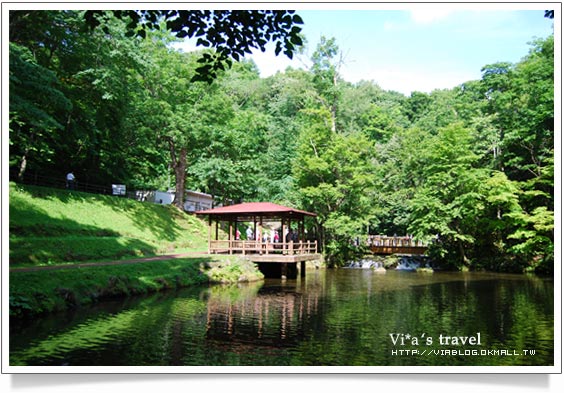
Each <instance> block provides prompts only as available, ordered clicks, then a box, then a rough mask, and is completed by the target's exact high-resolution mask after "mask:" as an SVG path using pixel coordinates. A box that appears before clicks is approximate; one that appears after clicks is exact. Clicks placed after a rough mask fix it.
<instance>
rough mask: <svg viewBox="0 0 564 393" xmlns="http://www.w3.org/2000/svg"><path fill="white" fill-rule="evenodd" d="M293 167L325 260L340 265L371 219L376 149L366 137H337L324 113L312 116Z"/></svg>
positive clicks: (340, 135)
mask: <svg viewBox="0 0 564 393" xmlns="http://www.w3.org/2000/svg"><path fill="white" fill-rule="evenodd" d="M308 113H309V117H310V121H309V124H308V127H307V128H305V129H304V130H302V133H301V135H300V138H299V140H298V147H297V157H296V161H295V165H294V167H293V174H294V177H295V179H296V186H297V192H298V195H299V196H298V198H299V201H300V205H301V206H304V208H306V209H311V210H312V211H315V212H316V213H317V215H318V222H319V224H320V231H319V232H320V233H321V241H322V244H323V245H324V247H325V249H324V251H325V254H326V257H327V260H328V262H329V263H330V264H332V265H342V264H343V263H344V262H346V261H347V260H348V258H351V257H353V256H354V255H355V254H356V253H358V252H359V251H361V250H360V249H358V248H357V247H356V246H355V240H359V239H360V238H362V237H363V236H364V235H365V234H366V228H367V225H368V223H369V222H370V220H371V219H372V216H371V214H372V205H371V203H372V200H371V198H370V196H371V194H372V193H371V189H372V187H373V184H374V183H373V182H374V176H373V170H374V168H373V166H372V164H373V161H372V155H373V149H372V144H371V143H370V141H369V140H368V138H367V137H366V135H364V134H362V133H350V134H345V133H335V132H333V131H332V130H331V127H330V122H329V121H328V120H329V119H330V116H331V115H330V114H329V113H328V111H327V110H326V109H324V108H323V109H320V110H310V111H308Z"/></svg>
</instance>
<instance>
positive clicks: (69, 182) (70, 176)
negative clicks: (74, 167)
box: [67, 171, 76, 190]
mask: <svg viewBox="0 0 564 393" xmlns="http://www.w3.org/2000/svg"><path fill="white" fill-rule="evenodd" d="M75 181H76V178H75V177H74V173H72V171H71V172H69V173H67V188H68V189H69V190H74V183H75Z"/></svg>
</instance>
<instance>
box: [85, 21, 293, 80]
mask: <svg viewBox="0 0 564 393" xmlns="http://www.w3.org/2000/svg"><path fill="white" fill-rule="evenodd" d="M111 14H112V15H113V16H115V17H117V18H119V19H122V18H123V19H127V20H128V25H127V26H128V28H129V29H130V35H133V34H137V35H138V36H141V37H146V36H147V31H148V30H158V29H161V28H162V24H161V23H162V22H163V21H165V22H166V25H165V26H166V28H167V29H168V30H170V31H171V32H172V33H173V34H174V35H175V36H176V37H177V38H193V37H194V38H197V41H196V44H197V45H201V46H205V47H208V48H213V49H215V52H204V53H203V54H202V57H201V58H200V59H199V60H198V63H199V64H201V65H199V67H198V68H197V69H196V73H195V74H194V75H193V79H192V80H193V81H206V82H210V83H211V82H212V81H213V79H215V78H216V77H217V75H218V72H220V71H223V70H225V69H226V68H228V67H231V65H232V62H233V60H235V61H239V60H240V59H241V58H242V57H244V56H245V54H250V53H252V51H251V50H252V49H260V50H261V51H263V52H264V51H265V50H266V45H267V43H268V42H269V41H272V42H273V43H274V44H275V53H276V55H278V54H279V53H280V52H283V53H284V54H285V55H286V56H288V57H289V58H292V57H293V54H294V51H295V50H296V47H299V46H301V45H302V38H301V36H300V31H301V27H299V26H298V25H301V24H303V20H302V18H301V17H300V16H299V15H297V14H295V12H294V11H286V10H231V11H227V10H225V11H223V10H221V11H220V10H215V11H212V10H170V11H162V10H139V11H137V10H129V11H112V12H111ZM109 15H110V13H109V12H106V11H87V12H86V13H85V15H84V17H85V20H86V22H87V24H88V25H89V26H90V27H91V28H95V27H97V26H100V24H102V27H103V22H102V21H103V20H104V19H107V18H108V17H109Z"/></svg>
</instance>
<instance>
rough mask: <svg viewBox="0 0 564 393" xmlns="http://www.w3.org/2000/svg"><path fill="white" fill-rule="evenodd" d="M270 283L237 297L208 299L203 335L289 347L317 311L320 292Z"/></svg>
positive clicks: (300, 334)
mask: <svg viewBox="0 0 564 393" xmlns="http://www.w3.org/2000/svg"><path fill="white" fill-rule="evenodd" d="M288 289H289V290H288V291H285V290H284V287H276V288H272V287H270V288H269V289H268V290H261V291H259V293H258V294H257V295H256V296H255V297H251V298H247V299H244V300H240V301H229V300H222V299H217V298H215V299H214V297H213V296H212V297H211V298H210V299H209V300H208V313H207V324H206V338H207V339H208V340H211V341H216V342H224V343H230V344H238V346H239V347H241V346H243V347H244V346H245V344H252V345H253V346H257V345H258V346H273V347H288V346H293V345H295V344H296V343H297V342H298V341H300V339H301V338H302V337H303V335H304V334H305V333H306V332H305V330H304V326H306V325H307V323H306V322H307V321H308V320H309V319H310V318H311V317H312V316H314V315H316V314H317V312H318V307H319V297H320V293H319V292H309V293H300V292H296V291H295V288H291V287H290V288H288Z"/></svg>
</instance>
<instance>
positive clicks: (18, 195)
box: [9, 183, 207, 267]
mask: <svg viewBox="0 0 564 393" xmlns="http://www.w3.org/2000/svg"><path fill="white" fill-rule="evenodd" d="M9 201H10V221H9V231H10V266H12V267H13V266H26V265H35V266H38V265H50V264H60V263H72V262H79V261H101V260H112V259H123V258H132V257H142V256H151V255H159V254H171V253H179V252H187V251H202V250H205V249H206V239H207V227H206V226H205V225H204V223H203V221H201V220H200V219H198V218H196V217H194V216H191V215H188V214H185V213H182V212H180V211H178V210H177V209H175V208H174V207H172V206H163V205H156V204H152V203H142V202H137V201H134V200H130V199H125V198H120V197H115V196H108V195H95V194H87V193H80V192H69V191H66V190H57V189H51V188H44V187H32V186H22V185H17V184H15V183H10V195H9Z"/></svg>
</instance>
